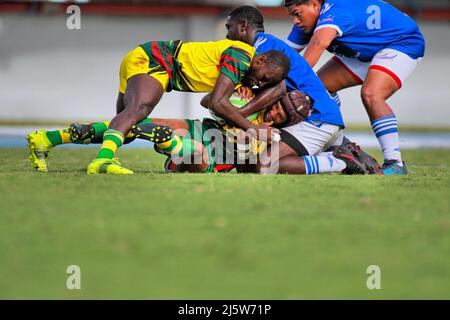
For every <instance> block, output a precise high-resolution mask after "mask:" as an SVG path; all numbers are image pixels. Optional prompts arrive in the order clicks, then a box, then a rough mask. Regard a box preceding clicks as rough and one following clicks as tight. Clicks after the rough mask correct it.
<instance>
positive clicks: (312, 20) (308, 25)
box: [284, 0, 325, 33]
mask: <svg viewBox="0 0 450 320" xmlns="http://www.w3.org/2000/svg"><path fill="white" fill-rule="evenodd" d="M324 2H325V0H285V1H284V6H285V7H286V8H287V11H288V13H289V15H290V16H292V17H293V19H294V24H296V25H297V26H298V27H299V28H300V29H302V31H303V32H305V33H311V32H312V31H313V30H314V27H315V26H316V23H317V19H318V18H319V15H320V11H321V10H322V5H323V4H324Z"/></svg>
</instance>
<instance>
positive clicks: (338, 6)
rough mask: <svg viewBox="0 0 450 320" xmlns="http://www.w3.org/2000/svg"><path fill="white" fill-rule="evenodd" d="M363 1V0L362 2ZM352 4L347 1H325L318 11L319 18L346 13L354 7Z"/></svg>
mask: <svg viewBox="0 0 450 320" xmlns="http://www.w3.org/2000/svg"><path fill="white" fill-rule="evenodd" d="M363 1H364V0H363ZM354 5H355V4H354V3H353V4H352V1H349V0H327V1H326V2H325V3H324V4H323V5H322V9H321V10H320V16H324V15H328V14H332V13H335V12H338V11H339V12H346V11H349V10H351V9H352V8H353V7H354Z"/></svg>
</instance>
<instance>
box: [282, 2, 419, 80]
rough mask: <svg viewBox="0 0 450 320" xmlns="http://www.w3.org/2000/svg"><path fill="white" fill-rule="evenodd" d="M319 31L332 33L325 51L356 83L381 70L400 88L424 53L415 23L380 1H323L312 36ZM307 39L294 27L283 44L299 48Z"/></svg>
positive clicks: (309, 37)
mask: <svg viewBox="0 0 450 320" xmlns="http://www.w3.org/2000/svg"><path fill="white" fill-rule="evenodd" d="M323 28H332V29H335V30H336V33H337V35H336V38H335V39H334V40H333V42H332V43H331V44H330V46H329V47H328V51H330V52H332V53H334V54H335V58H334V61H336V62H338V63H341V64H343V65H344V66H346V67H347V68H348V69H349V71H351V73H353V74H352V75H353V76H355V78H356V79H359V81H360V82H362V81H364V79H365V77H366V75H367V72H368V70H369V69H370V68H374V69H378V70H381V71H385V72H386V73H388V74H389V75H391V76H392V77H393V78H394V79H395V80H396V82H397V84H398V85H399V86H401V85H402V84H403V82H404V81H405V80H406V79H407V78H408V76H409V75H410V74H411V73H412V71H413V70H414V69H415V67H416V66H417V64H418V63H419V61H420V59H421V58H422V57H423V56H424V54H425V40H424V37H423V35H422V33H421V32H420V30H419V27H418V25H417V23H416V22H415V21H414V20H413V19H412V18H410V17H409V16H407V15H406V14H404V13H403V12H401V11H399V10H398V9H396V8H395V7H393V6H392V5H390V4H388V3H386V2H384V1H381V0H358V1H353V0H327V1H326V2H325V3H324V4H323V5H322V11H321V13H320V16H319V19H318V21H317V25H316V27H315V29H314V31H313V33H314V32H316V31H317V30H320V29H323ZM311 37H312V34H305V33H304V32H303V31H302V30H301V29H300V28H299V27H298V26H296V25H294V26H293V28H292V31H291V33H290V34H289V36H288V38H287V40H286V43H288V44H289V45H290V46H291V47H293V48H295V49H302V48H304V47H306V46H307V44H308V43H309V41H310V39H311Z"/></svg>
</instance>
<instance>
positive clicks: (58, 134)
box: [45, 129, 71, 146]
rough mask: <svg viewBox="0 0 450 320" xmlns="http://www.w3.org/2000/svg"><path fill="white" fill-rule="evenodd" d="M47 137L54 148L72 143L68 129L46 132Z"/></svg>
mask: <svg viewBox="0 0 450 320" xmlns="http://www.w3.org/2000/svg"><path fill="white" fill-rule="evenodd" d="M45 135H46V136H47V138H48V140H50V142H51V144H52V145H53V146H57V145H59V144H64V143H69V142H71V141H70V134H69V130H68V129H60V130H54V131H47V132H45Z"/></svg>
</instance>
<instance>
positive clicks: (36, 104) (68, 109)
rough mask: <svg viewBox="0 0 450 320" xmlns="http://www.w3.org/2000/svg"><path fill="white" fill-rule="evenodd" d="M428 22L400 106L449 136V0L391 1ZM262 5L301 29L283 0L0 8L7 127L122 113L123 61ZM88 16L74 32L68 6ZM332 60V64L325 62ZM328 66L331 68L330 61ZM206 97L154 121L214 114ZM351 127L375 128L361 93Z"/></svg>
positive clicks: (284, 28) (282, 25) (59, 2)
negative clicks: (422, 50)
mask: <svg viewBox="0 0 450 320" xmlns="http://www.w3.org/2000/svg"><path fill="white" fill-rule="evenodd" d="M388 2H390V3H392V4H394V5H396V6H398V7H399V8H401V9H402V10H403V11H405V12H407V13H408V14H410V15H412V16H414V18H415V19H417V20H418V21H419V23H420V26H421V29H422V31H423V33H424V35H425V38H426V41H427V52H426V57H425V59H424V60H423V62H422V64H421V65H420V66H419V68H418V70H417V71H416V72H415V73H414V74H413V76H412V77H411V78H410V80H409V82H408V83H407V84H406V86H405V88H404V89H403V90H401V91H400V92H398V93H397V94H396V95H395V96H394V97H393V98H392V99H391V103H392V105H393V107H394V109H395V110H396V112H397V115H398V117H399V119H400V124H401V125H402V126H403V127H408V126H410V127H411V126H413V127H428V128H430V127H431V128H437V127H439V128H450V108H448V101H450V90H449V80H448V79H449V78H448V77H449V76H448V75H449V74H450V55H449V52H450V41H449V40H450V8H449V1H448V0H429V1H427V0H395V1H394V0H393V1H388ZM244 3H245V4H254V5H258V6H259V7H260V8H261V9H262V11H263V12H264V14H265V17H266V31H267V32H269V33H272V34H275V35H277V36H278V37H280V38H282V39H285V38H286V37H287V35H288V33H289V31H290V28H291V25H292V21H291V19H290V17H288V16H287V14H286V12H285V10H284V8H283V7H282V6H281V4H282V0H256V1H255V0H228V1H226V0H185V1H183V0H164V1H162V0H160V1H156V0H108V1H107V0H80V1H75V2H67V1H63V0H52V1H41V2H31V1H1V2H0V92H1V96H2V99H1V106H0V123H3V124H11V123H16V124H17V123H22V124H23V123H40V124H43V123H55V122H63V123H67V122H69V121H70V120H100V119H109V118H111V117H112V116H113V115H114V110H115V99H116V95H117V86H118V68H119V65H120V62H121V59H122V57H123V56H124V55H125V54H126V53H127V52H128V51H129V50H131V49H132V48H134V47H135V46H136V45H138V44H140V43H143V42H146V41H149V40H163V39H182V40H184V41H208V40H215V39H220V38H223V37H224V35H225V28H224V22H225V18H226V14H227V12H228V11H229V10H230V8H232V7H234V6H237V5H241V4H244ZM70 4H77V5H79V6H80V8H81V29H80V30H69V29H67V27H66V19H67V18H68V16H69V14H67V13H66V8H67V7H68V5H70ZM323 61H325V59H323ZM323 61H322V62H323ZM201 97H202V94H187V95H186V94H181V93H176V92H173V93H171V94H168V95H165V97H164V98H163V101H162V103H161V104H160V105H159V106H158V107H157V108H156V109H155V112H154V113H153V114H152V115H153V116H154V117H177V118H178V117H190V118H201V117H203V116H207V113H206V111H205V110H203V109H202V108H201V107H199V101H200V99H201ZM341 99H342V101H343V113H344V119H345V120H346V122H347V125H350V127H351V126H352V125H358V126H368V120H367V116H366V113H365V111H364V109H363V106H362V104H361V101H360V97H359V88H355V89H349V90H346V91H344V92H342V93H341Z"/></svg>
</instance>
